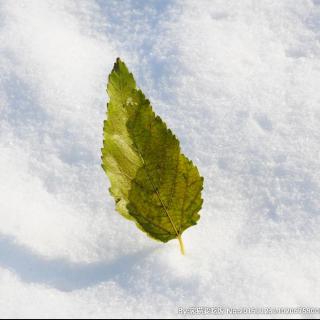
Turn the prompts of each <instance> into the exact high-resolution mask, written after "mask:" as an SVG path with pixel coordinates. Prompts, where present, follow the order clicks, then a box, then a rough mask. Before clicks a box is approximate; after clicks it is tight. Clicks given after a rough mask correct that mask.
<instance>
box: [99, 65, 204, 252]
mask: <svg viewBox="0 0 320 320" xmlns="http://www.w3.org/2000/svg"><path fill="white" fill-rule="evenodd" d="M117 63H118V64H119V66H118V67H115V68H114V70H113V72H114V73H115V75H114V74H113V72H112V73H111V75H110V76H109V84H108V93H109V91H110V93H109V96H110V102H109V107H108V120H107V124H106V125H105V128H104V137H105V141H106V140H107V142H104V149H103V157H102V160H103V167H104V169H105V171H106V173H107V174H108V176H109V178H110V176H111V178H112V179H111V178H110V181H111V188H110V191H111V193H112V195H113V196H114V197H115V198H116V202H117V200H118V202H119V203H121V208H119V207H117V210H118V211H119V212H120V213H121V214H122V215H123V216H125V217H126V218H128V219H131V220H134V221H135V222H136V224H137V225H138V227H139V228H140V229H141V230H143V231H144V232H146V233H147V234H148V235H149V236H150V237H152V238H154V239H156V240H160V241H162V242H168V241H170V240H172V239H178V240H179V242H180V244H182V240H181V235H182V233H183V232H184V231H185V230H186V229H188V228H189V227H191V226H193V225H195V224H197V222H198V220H199V219H200V215H199V214H198V212H199V211H200V209H201V207H202V203H203V200H202V198H201V191H202V189H203V178H202V177H201V176H200V174H199V171H198V169H197V168H196V166H195V165H194V164H193V163H192V161H190V160H189V159H188V158H187V157H186V156H185V155H183V154H182V153H181V150H180V143H179V141H178V139H177V138H176V136H175V135H174V134H173V133H172V131H171V130H170V129H168V128H167V126H166V124H165V123H164V122H163V121H162V119H161V118H160V117H159V116H157V115H155V113H154V111H153V109H152V106H151V104H150V102H149V100H147V99H146V98H145V96H144V94H143V93H142V92H141V90H139V89H137V88H136V86H135V82H134V79H133V77H132V78H131V76H130V75H131V74H130V73H129V72H128V71H127V69H126V67H125V65H124V63H122V62H121V61H120V60H119V61H118V60H117ZM121 77H122V78H123V79H121ZM110 79H111V80H110ZM132 79H133V80H132ZM117 86H118V87H117ZM110 105H111V107H110ZM117 135H123V137H122V139H124V144H125V147H124V146H123V145H121V144H120V147H119V141H116V138H115V136H117ZM109 139H110V141H109ZM117 139H119V137H117ZM120 140H121V139H120ZM113 144H115V145H116V146H117V147H118V149H117V147H115V145H113ZM121 152H123V155H122V156H123V159H122V160H120V159H119V156H120V155H121ZM126 152H128V154H126ZM128 157H129V159H128ZM129 160H130V161H131V162H130V161H129ZM128 161H129V162H130V164H129V163H128ZM114 162H116V163H117V166H115V165H112V164H114ZM115 167H117V169H115ZM116 170H120V171H121V172H122V173H123V172H124V175H125V177H126V178H123V179H122V180H121V179H120V180H119V181H117V180H116V179H115V177H114V176H112V174H114V172H115V171H116ZM110 171H111V172H113V173H111V174H110ZM118 202H117V203H118ZM124 207H125V209H124ZM181 248H182V247H181ZM182 249H183V248H182ZM182 249H181V250H182ZM182 251H183V250H182Z"/></svg>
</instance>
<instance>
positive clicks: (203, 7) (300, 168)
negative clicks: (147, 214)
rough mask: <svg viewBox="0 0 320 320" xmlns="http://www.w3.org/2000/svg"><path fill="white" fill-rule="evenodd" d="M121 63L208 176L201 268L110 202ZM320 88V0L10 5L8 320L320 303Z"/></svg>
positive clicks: (3, 269)
mask: <svg viewBox="0 0 320 320" xmlns="http://www.w3.org/2000/svg"><path fill="white" fill-rule="evenodd" d="M117 56H120V57H121V58H122V59H123V60H124V61H125V62H126V63H127V65H128V66H129V68H130V69H131V70H132V71H133V72H134V74H135V76H136V79H137V82H138V84H139V86H140V88H142V89H143V91H144V92H145V93H146V94H147V96H148V97H149V98H150V99H151V101H152V103H153V106H154V109H155V110H156V112H157V113H158V114H159V115H161V116H162V118H163V119H164V120H165V121H166V122H167V123H168V125H169V126H170V127H171V128H172V129H173V130H174V132H175V133H176V134H177V135H178V137H179V139H180V141H181V144H182V149H183V151H184V153H185V154H187V156H188V157H190V158H191V159H193V160H194V162H195V163H196V164H197V166H198V167H199V169H200V171H201V174H202V175H203V176H204V177H205V190H204V193H203V195H204V207H203V210H202V211H201V216H202V218H201V220H200V223H199V224H198V226H196V227H194V228H191V229H189V230H188V231H187V232H186V233H185V235H184V240H185V245H186V250H187V256H186V257H181V256H180V253H179V249H178V244H177V243H176V242H175V241H173V242H170V243H169V244H167V245H161V244H158V243H156V242H153V241H151V240H150V239H148V238H146V237H145V235H144V234H142V233H141V232H140V231H139V230H137V228H136V227H135V226H134V225H133V224H132V223H130V222H128V221H126V220H124V219H122V218H121V217H120V216H119V215H118V214H117V213H116V212H115V210H114V203H113V200H112V198H111V197H110V196H109V195H108V191H107V190H108V186H109V185H108V180H107V178H106V176H105V175H104V173H103V171H102V169H101V167H100V148H101V145H102V123H103V120H104V117H105V110H106V107H105V105H106V101H107V96H106V94H105V84H106V78H107V75H108V73H109V72H110V70H111V68H112V65H113V62H114V60H115V58H116V57H117ZM319 85H320V1H319V0H313V1H311V0H261V1H250V0H241V1H238V0H211V1H204V0H201V1H164V0H156V1H138V0H136V1H109V0H108V1H102V0H100V1H57V0H54V1H40V0H38V1H32V0H30V1H13V0H1V1H0V112H1V117H0V181H1V183H0V316H1V317H3V318H5V317H10V318H15V317H20V318H21V317H36V318H42V317H45V318H48V317H55V318H58V317H79V318H84V317H88V318H93V317H179V315H178V307H179V306H181V307H190V306H225V307H242V306H243V307H248V306H251V307H259V306H261V307H266V306H278V307H280V306H283V307H295V306H311V307H320V305H319V301H320V149H319V142H320V90H319ZM274 317H278V316H274ZM312 317H319V315H314V316H312Z"/></svg>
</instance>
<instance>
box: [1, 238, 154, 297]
mask: <svg viewBox="0 0 320 320" xmlns="http://www.w3.org/2000/svg"><path fill="white" fill-rule="evenodd" d="M155 250H156V248H155V247H154V246H153V247H149V248H146V249H144V250H141V251H138V252H136V253H133V254H129V255H126V256H122V257H120V258H118V259H116V260H115V261H113V262H111V263H109V262H97V263H73V262H69V261H67V260H65V259H50V258H46V257H44V256H41V255H38V254H36V253H34V252H33V251H32V250H30V249H29V248H28V247H26V246H24V245H21V244H17V243H16V241H15V240H14V238H12V237H10V236H6V235H0V266H2V267H4V268H7V269H9V270H10V271H12V272H14V273H15V274H16V275H17V276H18V277H19V278H20V279H21V280H22V281H24V282H26V283H36V284H44V285H47V286H49V287H52V288H55V289H58V290H61V291H66V292H69V291H74V290H79V289H85V288H88V287H91V286H94V285H97V284H99V283H102V282H105V281H108V280H115V281H117V283H118V284H120V285H121V286H123V287H128V286H129V281H130V271H132V270H133V269H134V267H135V265H137V264H138V263H139V262H141V260H144V259H145V258H147V257H148V256H149V255H150V254H151V253H152V252H154V251H155Z"/></svg>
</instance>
